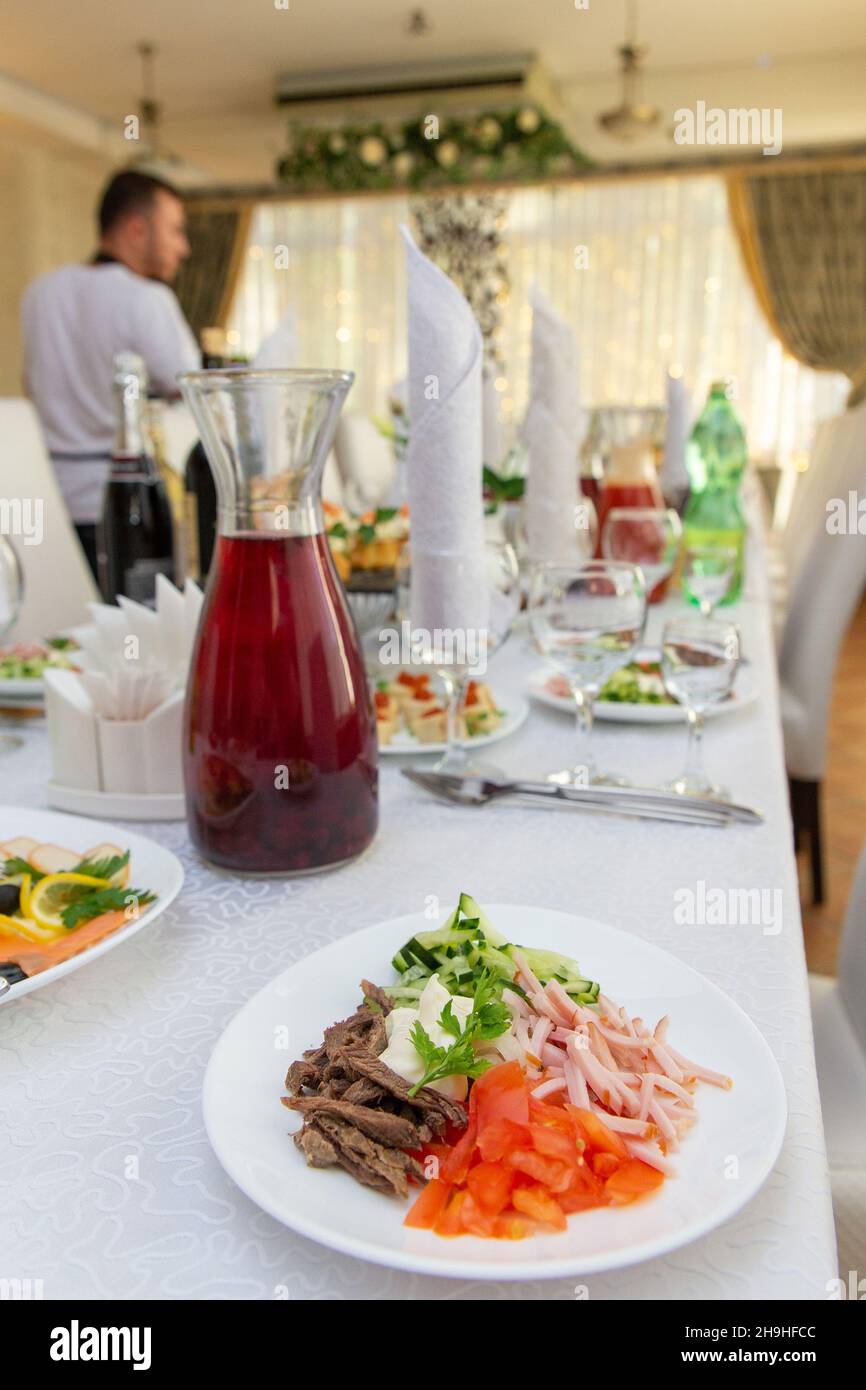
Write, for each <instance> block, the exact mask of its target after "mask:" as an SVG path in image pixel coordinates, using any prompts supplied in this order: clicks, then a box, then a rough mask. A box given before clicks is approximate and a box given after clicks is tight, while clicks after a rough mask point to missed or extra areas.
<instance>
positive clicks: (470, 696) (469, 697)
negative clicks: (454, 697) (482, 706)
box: [463, 681, 478, 705]
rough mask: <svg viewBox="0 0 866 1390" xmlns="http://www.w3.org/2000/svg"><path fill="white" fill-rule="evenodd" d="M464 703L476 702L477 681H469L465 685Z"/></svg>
mask: <svg viewBox="0 0 866 1390" xmlns="http://www.w3.org/2000/svg"><path fill="white" fill-rule="evenodd" d="M463 703H464V705H477V704H478V682H477V681H470V682H469V684H468V685H467V687H466V694H465V695H464V697H463Z"/></svg>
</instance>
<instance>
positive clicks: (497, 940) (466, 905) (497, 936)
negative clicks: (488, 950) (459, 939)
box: [457, 893, 507, 946]
mask: <svg viewBox="0 0 866 1390" xmlns="http://www.w3.org/2000/svg"><path fill="white" fill-rule="evenodd" d="M457 910H458V912H461V913H462V914H463V916H464V917H474V918H476V919H477V922H478V925H479V927H480V928H481V930H482V931H483V933H484V936H485V939H486V940H487V941H489V942H490V944H491V946H505V945H507V939H506V937H504V936H503V935H502V933H501V932H498V931H497V930H496V928H495V927H494V925H493V923H492V922H491V920H490V918H489V917H488V916H487V913H486V912H484V911H483V909H482V908H480V907H479V906H478V903H477V902H476V901H475V899H474V898H473V897H471V895H470V894H469V893H461V894H460V902H459V903H458V904H457Z"/></svg>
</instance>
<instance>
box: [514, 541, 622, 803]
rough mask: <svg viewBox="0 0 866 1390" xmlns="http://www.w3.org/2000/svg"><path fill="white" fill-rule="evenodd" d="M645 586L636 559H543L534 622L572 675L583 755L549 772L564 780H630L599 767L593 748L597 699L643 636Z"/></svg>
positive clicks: (552, 657) (541, 642)
mask: <svg viewBox="0 0 866 1390" xmlns="http://www.w3.org/2000/svg"><path fill="white" fill-rule="evenodd" d="M645 623H646V584H645V581H644V576H643V574H642V573H641V571H640V569H638V567H637V566H636V565H629V564H625V563H623V562H621V561H615V560H590V561H588V562H587V563H586V564H583V565H565V566H563V565H556V564H541V565H536V567H535V569H534V570H533V573H532V579H531V583H530V590H529V625H530V630H531V632H532V635H533V638H534V639H535V642H536V645H537V646H538V648H539V650H540V651H541V652H542V653H543V654H544V656H546V657H547V659H548V660H549V661H550V662H551V664H552V665H553V666H555V667H556V668H557V670H559V671H560V672H561V673H562V674H563V675H564V676H565V678H566V680H567V681H568V683H569V686H570V687H571V693H572V696H573V698H574V703H575V708H576V711H577V745H578V746H577V759H576V761H575V763H574V765H573V766H571V767H569V768H565V769H564V770H563V771H561V772H554V773H551V774H550V777H549V778H548V780H549V781H552V782H559V783H561V784H563V785H571V786H587V785H590V784H592V785H623V779H622V778H618V777H613V776H611V775H610V774H607V775H605V774H604V773H602V772H599V771H598V769H597V767H596V763H595V758H594V756H593V752H592V716H593V702H594V700H595V697H596V695H597V694H598V692H599V690H600V689H601V687H602V686H603V685H604V683H605V681H606V680H607V679H608V677H609V676H612V675H613V673H614V671H616V670H617V669H618V668H619V667H620V666H623V665H625V663H626V662H627V661H628V660H629V658H630V657H631V655H632V653H633V652H634V650H635V648H636V647H637V646H638V644H639V643H640V641H641V640H642V638H643V630H644V625H645Z"/></svg>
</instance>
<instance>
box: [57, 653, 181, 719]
mask: <svg viewBox="0 0 866 1390" xmlns="http://www.w3.org/2000/svg"><path fill="white" fill-rule="evenodd" d="M80 679H81V684H82V685H83V686H84V689H85V690H86V691H87V693H88V695H89V696H90V698H91V700H92V701H93V707H94V709H95V710H96V713H97V714H98V715H99V717H100V718H101V719H120V720H126V721H129V720H139V719H146V718H147V716H148V715H149V714H151V713H152V712H153V710H155V709H156V707H157V705H161V704H162V702H163V701H164V700H167V699H168V697H169V695H171V693H172V691H173V690H174V689H175V683H174V681H173V679H172V677H171V676H170V675H169V673H168V672H167V671H154V670H149V669H148V668H147V667H144V668H142V667H138V668H136V667H125V666H117V667H115V668H114V669H113V670H110V671H82V672H81V677H80Z"/></svg>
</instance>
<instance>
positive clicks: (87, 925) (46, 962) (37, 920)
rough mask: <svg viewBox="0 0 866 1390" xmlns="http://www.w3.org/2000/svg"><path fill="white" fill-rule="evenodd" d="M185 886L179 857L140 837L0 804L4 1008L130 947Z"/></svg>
mask: <svg viewBox="0 0 866 1390" xmlns="http://www.w3.org/2000/svg"><path fill="white" fill-rule="evenodd" d="M182 883H183V869H182V868H181V865H180V862H179V860H178V859H176V857H175V856H174V855H173V854H172V853H171V852H170V851H169V850H167V849H163V848H162V846H161V845H157V844H154V842H153V841H152V840H148V839H146V838H145V837H144V836H143V835H135V834H133V833H132V832H130V831H127V830H125V829H123V830H121V829H120V828H119V827H117V826H112V825H109V824H107V823H101V822H99V821H92V820H86V821H85V820H82V819H81V818H80V817H78V816H67V815H63V814H61V813H58V812H55V811H32V810H22V809H21V808H20V807H15V806H0V1004H8V1003H11V1002H12V1001H13V1000H14V999H18V998H20V997H21V996H22V995H24V994H29V993H30V992H31V990H34V989H41V988H42V986H43V985H48V984H51V983H52V982H53V981H54V980H58V979H60V978H61V977H62V976H63V975H68V974H69V973H70V972H71V971H73V970H78V969H79V968H80V967H81V966H82V965H86V964H87V963H88V962H89V961H91V960H95V959H96V957H97V956H101V955H104V954H105V952H106V951H111V950H113V949H114V947H115V946H119V945H120V944H121V943H122V942H124V941H127V940H128V939H129V938H130V937H131V936H134V935H135V933H136V932H139V931H141V930H142V928H143V927H146V926H149V925H150V924H151V923H152V922H154V921H155V920H156V918H157V917H159V916H160V915H161V914H162V913H163V912H164V911H165V910H166V908H167V907H168V906H169V904H170V903H171V902H173V900H174V899H175V898H176V897H177V895H178V893H179V891H180V888H181V885H182Z"/></svg>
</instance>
